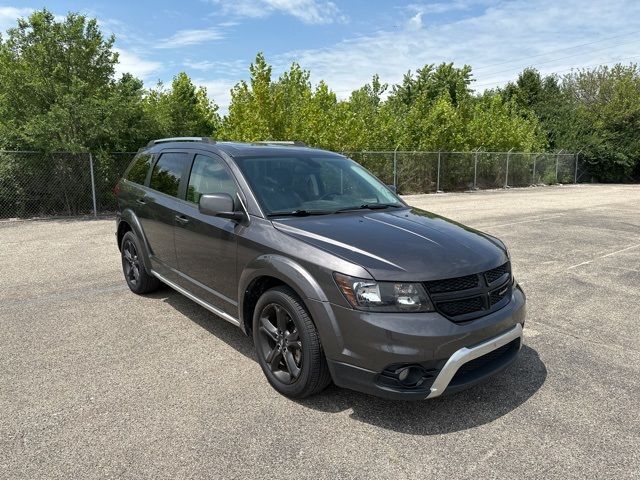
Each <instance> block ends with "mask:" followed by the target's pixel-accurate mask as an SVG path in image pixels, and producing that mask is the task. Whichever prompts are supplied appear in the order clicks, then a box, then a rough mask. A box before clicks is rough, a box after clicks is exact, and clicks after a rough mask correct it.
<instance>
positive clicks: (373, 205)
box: [336, 203, 404, 213]
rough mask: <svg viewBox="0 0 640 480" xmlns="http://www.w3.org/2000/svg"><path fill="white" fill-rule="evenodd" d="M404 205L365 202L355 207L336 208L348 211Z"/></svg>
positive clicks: (340, 210) (339, 210)
mask: <svg viewBox="0 0 640 480" xmlns="http://www.w3.org/2000/svg"><path fill="white" fill-rule="evenodd" d="M403 206H404V205H399V204H397V203H364V204H362V205H356V206H353V207H345V208H340V209H338V210H336V213H337V212H348V211H350V210H383V209H385V208H400V207H403Z"/></svg>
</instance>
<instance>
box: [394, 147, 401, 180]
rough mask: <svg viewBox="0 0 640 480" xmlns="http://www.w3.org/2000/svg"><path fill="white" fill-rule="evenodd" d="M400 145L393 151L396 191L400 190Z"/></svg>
mask: <svg viewBox="0 0 640 480" xmlns="http://www.w3.org/2000/svg"><path fill="white" fill-rule="evenodd" d="M399 146H400V145H398V147H399ZM398 147H396V149H395V150H394V151H393V186H394V187H395V189H396V191H397V190H398Z"/></svg>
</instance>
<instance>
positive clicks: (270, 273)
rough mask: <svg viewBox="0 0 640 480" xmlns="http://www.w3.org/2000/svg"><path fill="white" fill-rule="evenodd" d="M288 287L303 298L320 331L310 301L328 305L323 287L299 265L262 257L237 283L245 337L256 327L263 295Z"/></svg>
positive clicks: (280, 257)
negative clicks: (254, 315)
mask: <svg viewBox="0 0 640 480" xmlns="http://www.w3.org/2000/svg"><path fill="white" fill-rule="evenodd" d="M279 285H283V286H287V287H289V288H291V289H292V290H293V291H294V292H295V293H296V294H297V295H298V297H300V300H301V301H302V303H303V304H304V305H305V307H306V308H307V310H309V311H310V312H311V314H312V315H311V316H312V320H313V322H314V324H316V327H317V328H318V330H319V331H320V330H321V329H322V328H321V327H320V326H319V325H318V320H320V319H318V318H314V317H316V316H317V315H314V312H313V311H312V310H313V309H312V308H310V305H309V303H310V302H308V301H307V300H308V299H313V300H319V301H321V302H326V301H327V297H326V295H325V293H324V291H323V290H322V287H321V286H320V284H319V283H318V282H317V281H316V279H315V278H313V276H312V275H311V274H310V273H309V272H308V271H307V270H306V269H305V268H304V267H303V266H302V265H300V264H299V263H298V262H296V261H294V260H292V259H290V258H288V257H284V256H282V255H273V254H267V255H261V256H260V257H258V258H256V259H255V260H254V261H253V262H251V263H250V264H249V265H248V266H247V267H246V268H245V269H244V271H243V272H242V274H241V276H240V281H239V282H238V299H239V300H240V301H239V303H238V313H239V317H240V325H241V327H242V329H243V330H244V332H245V333H246V334H248V335H249V334H250V333H251V330H252V326H253V313H254V308H255V305H256V302H257V301H258V298H259V297H260V295H262V293H264V292H265V291H267V290H269V289H270V288H273V287H275V286H279Z"/></svg>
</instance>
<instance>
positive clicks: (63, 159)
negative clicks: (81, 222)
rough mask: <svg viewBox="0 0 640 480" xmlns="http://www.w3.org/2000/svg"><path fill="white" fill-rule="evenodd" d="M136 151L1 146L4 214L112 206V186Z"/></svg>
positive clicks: (71, 212) (0, 207) (0, 211)
mask: <svg viewBox="0 0 640 480" xmlns="http://www.w3.org/2000/svg"><path fill="white" fill-rule="evenodd" d="M134 155H135V153H130V152H118V153H98V154H90V153H69V152H54V153H43V152H22V151H21V152H7V151H0V218H33V217H49V216H77V215H86V214H94V215H96V214H98V213H106V212H113V211H115V209H116V200H115V196H114V194H113V187H114V186H115V184H116V182H117V181H118V178H120V176H121V175H122V173H123V172H124V170H125V169H126V167H127V165H128V164H129V162H130V161H131V159H132V158H133V156H134Z"/></svg>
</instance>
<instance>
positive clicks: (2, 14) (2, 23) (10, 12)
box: [0, 7, 33, 32]
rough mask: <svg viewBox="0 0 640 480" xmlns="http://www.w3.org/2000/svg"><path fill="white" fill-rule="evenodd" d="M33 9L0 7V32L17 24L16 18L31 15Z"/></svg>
mask: <svg viewBox="0 0 640 480" xmlns="http://www.w3.org/2000/svg"><path fill="white" fill-rule="evenodd" d="M32 12H33V8H23V7H0V32H4V31H5V30H7V29H8V28H11V27H15V26H16V25H17V24H18V18H24V17H28V16H29V15H31V13H32Z"/></svg>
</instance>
